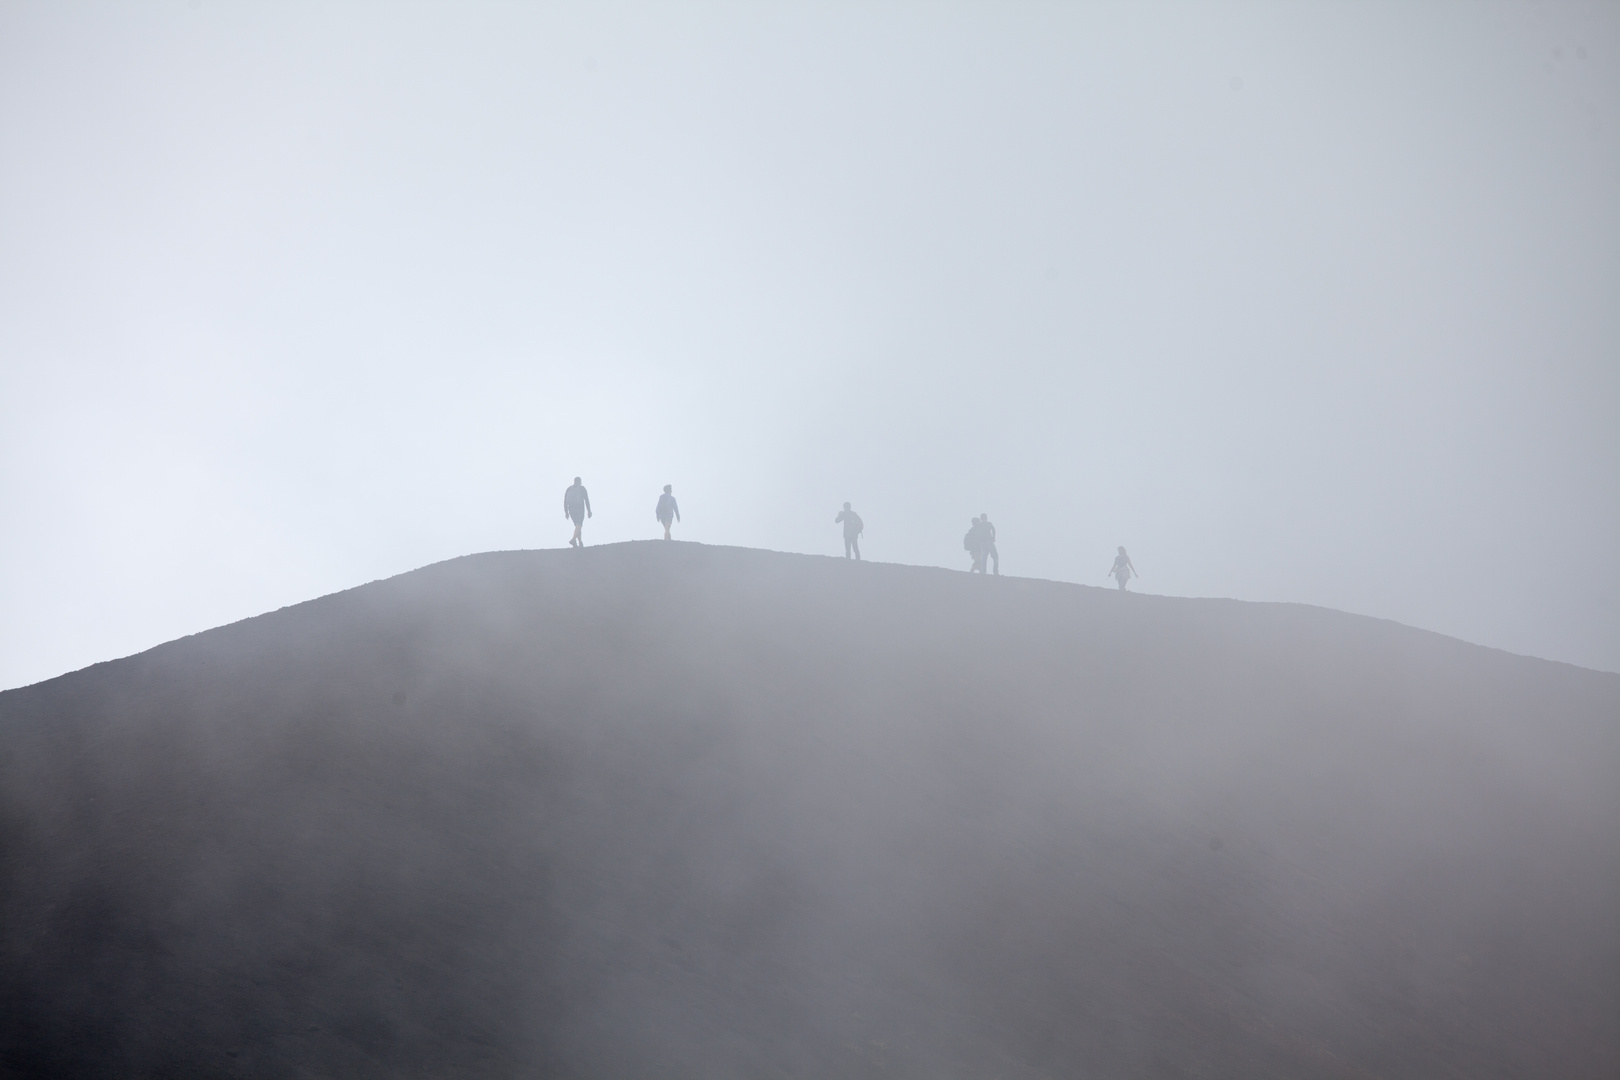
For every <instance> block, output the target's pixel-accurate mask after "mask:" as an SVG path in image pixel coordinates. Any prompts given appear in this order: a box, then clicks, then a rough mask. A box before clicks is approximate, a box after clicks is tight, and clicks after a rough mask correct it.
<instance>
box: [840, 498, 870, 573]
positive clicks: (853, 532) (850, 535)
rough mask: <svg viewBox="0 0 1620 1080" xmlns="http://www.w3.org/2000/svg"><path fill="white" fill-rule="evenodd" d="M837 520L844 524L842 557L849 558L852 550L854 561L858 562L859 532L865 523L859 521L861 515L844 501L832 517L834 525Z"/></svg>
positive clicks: (859, 557)
mask: <svg viewBox="0 0 1620 1080" xmlns="http://www.w3.org/2000/svg"><path fill="white" fill-rule="evenodd" d="M839 522H843V524H844V558H846V559H847V558H849V557H850V552H852V551H853V552H854V553H855V561H856V562H860V559H861V532H862V531H863V530H864V529H865V528H866V525H865V524H864V523H863V522H862V521H861V515H859V514H857V513H856V512H855V511H853V510H851V509H850V508H849V503H845V504H844V508H843V509H842V510H840V511H838V516H837V517H835V518H833V524H834V525H837V524H838V523H839Z"/></svg>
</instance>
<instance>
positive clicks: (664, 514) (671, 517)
mask: <svg viewBox="0 0 1620 1080" xmlns="http://www.w3.org/2000/svg"><path fill="white" fill-rule="evenodd" d="M673 486H674V485H672V484H665V485H664V493H663V494H662V495H660V496H658V509H657V510H656V511H654V512H655V513H656V514H657V516H658V523H659V524H660V525H662V526H663V527H664V539H665V540H670V539H673V538H672V537H671V536H670V535H669V526H670V522H672V521H679V520H681V508H680V507H679V506H677V505H676V503H675V496H674V495H672V494H670V489H671V488H672V487H673Z"/></svg>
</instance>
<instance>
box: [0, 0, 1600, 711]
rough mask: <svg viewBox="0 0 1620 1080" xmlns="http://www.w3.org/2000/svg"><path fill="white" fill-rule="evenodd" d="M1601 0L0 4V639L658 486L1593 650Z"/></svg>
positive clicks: (222, 614)
mask: <svg viewBox="0 0 1620 1080" xmlns="http://www.w3.org/2000/svg"><path fill="white" fill-rule="evenodd" d="M1617 140H1620V9H1617V8H1616V7H1615V6H1614V5H1612V4H1552V3H1537V4H1443V3H1437V4H1428V5H1418V6H1414V5H1396V4H1385V5H1372V4H1358V5H1328V4H1314V5H1291V6H1283V5H1275V4H1253V5H1251V4H1237V3H1225V4H1218V5H1187V4H1177V5H1169V4H1165V5H1153V4H1114V5H1091V6H1081V5H1068V4H1062V5H1056V4H1054V5H1042V4H1020V5H1006V4H996V5H991V4H983V5H947V4H927V5H922V4H916V5H903V4H877V5H867V4H862V5H855V4H849V5H835V4H815V5H809V4H779V5H743V4H736V5H699V4H686V5H679V6H676V5H645V6H616V5H608V4H590V5H576V6H565V5H548V6H545V7H543V8H542V7H539V6H535V5H495V4H486V5H471V4H461V5H454V6H451V5H443V6H420V5H418V6H404V5H381V4H378V5H364V4H345V5H313V4H308V5H296V4H294V5H279V4H278V5H253V6H250V5H227V4H219V3H214V2H212V0H205V2H202V3H200V4H183V3H173V4H120V5H117V6H112V5H102V6H91V5H74V4H43V3H11V4H7V5H5V6H4V7H3V8H0V506H3V507H4V517H3V519H0V520H3V527H0V686H19V685H23V684H27V683H31V682H34V681H36V680H39V679H43V678H47V677H50V676H53V675H56V674H58V673H60V672H62V671H67V670H71V669H75V668H78V667H81V666H83V665H85V664H88V663H92V662H94V661H98V660H102V659H106V658H108V657H111V656H118V655H123V654H126V653H130V652H133V651H136V650H138V649H143V648H147V647H149V646H151V645H154V644H156V643H158V642H161V641H165V640H168V639H170V638H173V637H176V636H179V635H181V634H185V633H191V632H194V631H197V630H201V629H203V628H206V627H209V626H215V625H219V624H221V623H225V622H229V621H232V620H234V619H238V618H242V617H245V616H248V615H252V614H255V613H257V612H261V611H266V610H270V609H274V608H277V607H279V606H282V605H285V604H289V603H294V602H297V601H301V600H304V599H307V598H310V597H313V596H318V595H321V594H324V593H327V592H331V591H334V590H336V589H340V588H345V587H348V586H351V585H354V584H357V583H359V582H363V581H367V580H371V579H374V578H378V577H383V576H387V575H390V574H394V573H398V572H401V571H404V570H407V569H410V568H413V567H416V566H421V565H423V564H426V563H429V562H433V561H435V560H438V559H442V558H447V557H451V556H454V555H459V554H463V553H466V552H472V551H481V550H492V549H512V548H532V547H556V546H561V545H562V544H563V543H564V542H565V541H566V538H567V536H568V531H569V530H568V526H567V524H566V523H565V522H564V520H563V518H562V513H561V506H560V503H561V496H562V491H563V489H564V487H566V486H567V484H568V482H569V481H570V479H571V478H572V477H573V476H575V475H580V476H583V477H584V480H585V483H586V485H587V486H588V487H589V489H590V492H591V498H592V502H593V504H594V507H595V510H596V515H595V517H594V518H593V519H592V520H591V521H590V522H589V523H588V524H587V527H586V530H585V538H586V540H587V542H588V543H592V544H595V543H601V542H607V541H616V540H625V539H633V538H650V537H653V536H655V535H658V532H657V530H658V526H657V524H656V523H655V522H654V521H653V513H652V509H653V504H654V501H655V499H656V498H657V495H658V493H659V491H660V490H661V489H662V486H663V485H664V484H666V483H670V484H673V486H674V493H675V495H676V496H677V497H678V498H679V499H680V502H681V510H682V514H683V521H682V523H681V524H680V525H679V526H677V530H676V535H677V537H678V538H681V539H687V540H696V541H702V542H705V543H721V544H738V545H745V546H754V547H766V548H773V549H779V550H785V551H796V552H809V553H835V552H837V551H839V550H840V537H839V532H838V529H837V527H836V526H834V525H833V524H832V518H833V515H834V514H835V513H836V512H837V510H838V508H839V507H840V506H841V505H842V503H843V502H844V501H845V500H848V501H851V502H852V503H853V504H854V506H855V508H856V510H858V511H859V512H860V514H861V515H862V517H863V519H864V520H865V522H866V526H867V532H866V536H865V538H864V539H863V541H862V545H863V551H864V552H865V554H866V555H867V557H868V558H870V559H876V560H882V561H891V562H903V563H913V564H927V565H938V566H948V567H958V568H962V569H965V568H966V565H967V560H966V556H965V555H964V553H963V552H962V550H961V536H962V533H963V532H964V530H965V529H966V526H967V522H968V519H969V518H970V517H971V516H972V515H974V514H977V513H981V512H987V513H988V514H989V515H990V517H991V519H992V520H993V521H995V523H996V525H997V527H998V529H999V533H1000V549H1001V556H1002V560H1003V571H1004V572H1005V573H1008V574H1012V575H1019V576H1034V577H1046V578H1054V579H1059V580H1065V581H1072V582H1087V583H1093V584H1099V585H1100V584H1104V583H1105V578H1104V575H1105V573H1106V571H1107V569H1108V566H1109V564H1110V560H1111V558H1112V556H1113V552H1114V548H1115V546H1116V545H1119V544H1124V545H1126V546H1127V547H1128V548H1129V550H1130V552H1131V555H1132V558H1133V559H1134V561H1135V563H1136V565H1137V567H1139V569H1140V571H1141V574H1142V578H1141V580H1140V582H1139V583H1137V584H1138V585H1139V587H1140V588H1141V589H1143V590H1145V591H1150V592H1155V593H1162V594H1170V595H1178V596H1225V597H1236V598H1241V599H1246V600H1288V601H1300V602H1306V603H1310V604H1316V605H1322V606H1326V607H1331V608H1338V609H1342V610H1346V611H1350V612H1358V613H1365V614H1370V615H1375V616H1379V617H1382V618H1389V619H1394V620H1397V621H1400V622H1403V623H1407V624H1410V625H1413V626H1417V627H1423V628H1427V629H1431V630H1435V631H1439V632H1442V633H1445V634H1450V635H1455V636H1459V637H1462V638H1464V639H1467V640H1469V641H1474V642H1480V643H1484V644H1487V645H1491V646H1495V647H1499V648H1504V649H1508V650H1512V651H1516V652H1521V653H1527V654H1532V655H1536V656H1542V657H1549V658H1553V659H1558V660H1565V661H1570V662H1573V663H1577V664H1581V665H1586V666H1590V667H1596V668H1601V669H1607V670H1620V570H1617V569H1616V566H1617V564H1616V560H1615V559H1614V552H1615V551H1620V499H1617V498H1616V493H1617V492H1620V436H1617V434H1616V433H1617V432H1620V363H1617V357H1620V303H1617V300H1620V262H1617V260H1616V254H1615V253H1616V251H1620V199H1616V198H1615V193H1616V191H1617V190H1620V141H1617Z"/></svg>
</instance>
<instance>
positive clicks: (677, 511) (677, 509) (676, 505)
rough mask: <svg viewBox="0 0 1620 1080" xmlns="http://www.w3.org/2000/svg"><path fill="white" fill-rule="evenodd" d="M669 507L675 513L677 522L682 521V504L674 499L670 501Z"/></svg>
mask: <svg viewBox="0 0 1620 1080" xmlns="http://www.w3.org/2000/svg"><path fill="white" fill-rule="evenodd" d="M669 505H670V506H671V507H672V508H673V509H674V511H675V520H676V521H679V520H681V504H680V503H678V502H676V501H675V500H674V499H671V500H669Z"/></svg>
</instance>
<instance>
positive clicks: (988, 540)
mask: <svg viewBox="0 0 1620 1080" xmlns="http://www.w3.org/2000/svg"><path fill="white" fill-rule="evenodd" d="M979 529H980V530H981V533H980V535H981V540H980V543H982V544H983V545H984V554H982V555H980V556H979V573H981V574H982V573H984V560H985V559H986V558H988V559H989V560H990V564H991V565H992V566H993V567H994V570H993V573H994V574H995V575H996V577H1000V576H1001V552H999V551H997V550H996V527H995V526H994V525H992V524H990V515H989V514H980V515H979Z"/></svg>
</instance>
